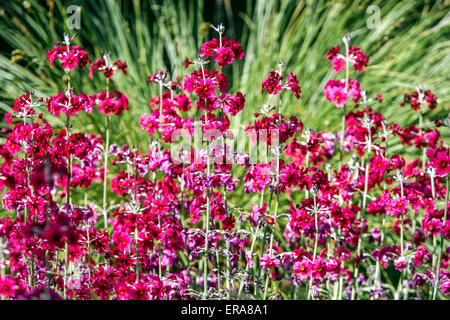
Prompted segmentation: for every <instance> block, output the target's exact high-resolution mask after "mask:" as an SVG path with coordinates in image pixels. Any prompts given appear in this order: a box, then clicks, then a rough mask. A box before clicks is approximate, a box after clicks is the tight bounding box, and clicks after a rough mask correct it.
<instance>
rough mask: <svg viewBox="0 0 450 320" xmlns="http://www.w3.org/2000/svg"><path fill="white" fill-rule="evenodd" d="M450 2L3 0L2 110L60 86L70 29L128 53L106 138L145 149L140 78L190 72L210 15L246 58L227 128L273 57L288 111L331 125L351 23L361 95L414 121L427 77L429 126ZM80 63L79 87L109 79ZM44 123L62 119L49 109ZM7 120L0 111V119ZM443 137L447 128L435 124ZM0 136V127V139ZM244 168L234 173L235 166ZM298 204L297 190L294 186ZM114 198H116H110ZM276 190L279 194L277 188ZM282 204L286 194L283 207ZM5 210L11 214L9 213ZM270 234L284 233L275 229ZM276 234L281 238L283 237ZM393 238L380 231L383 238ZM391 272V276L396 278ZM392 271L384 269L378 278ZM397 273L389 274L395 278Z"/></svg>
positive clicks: (149, 90) (444, 60)
mask: <svg viewBox="0 0 450 320" xmlns="http://www.w3.org/2000/svg"><path fill="white" fill-rule="evenodd" d="M69 5H79V6H80V7H81V29H79V30H70V29H69V28H68V26H67V21H68V13H67V8H68V6H69ZM370 5H376V6H378V7H379V8H380V18H381V19H380V23H379V24H378V25H377V26H376V27H375V28H373V29H371V28H368V26H367V21H368V19H369V18H370V17H371V15H372V13H368V12H367V9H368V7H369V6H370ZM449 9H450V1H414V0H413V1H397V0H387V1H375V0H374V1H322V0H310V1H309V0H308V1H273V0H241V1H231V0H203V1H202V0H199V1H173V0H164V1H156V0H148V1H141V0H129V1H126V0H117V1H113V0H104V1H82V0H78V1H67V2H66V1H64V2H61V1H37V0H28V1H18V0H11V1H2V2H1V7H0V41H1V42H0V43H1V44H2V45H1V48H0V116H1V118H3V113H4V112H6V111H8V110H10V106H12V102H13V101H14V100H15V99H16V98H17V97H19V96H20V95H21V94H23V93H24V92H26V91H29V90H34V91H35V92H36V94H37V95H41V96H48V95H54V94H56V93H57V92H58V91H62V90H64V86H65V75H64V72H63V70H62V69H61V67H60V66H59V64H58V63H56V64H55V67H54V68H53V69H50V66H49V63H48V62H47V61H46V53H47V51H48V50H50V49H51V48H52V47H53V46H54V44H55V43H56V42H57V41H61V40H63V33H64V32H67V33H70V34H73V33H75V32H76V33H77V34H78V36H77V38H76V41H75V42H76V44H79V45H81V46H82V47H84V48H85V49H86V50H87V52H88V54H89V56H90V58H91V59H94V58H97V57H100V55H101V51H102V50H103V51H106V52H108V51H111V56H112V58H113V59H122V60H125V61H126V62H127V63H128V66H129V67H128V75H127V76H123V75H118V76H115V77H113V80H112V83H111V86H112V88H117V89H118V90H120V91H122V92H125V93H127V94H128V97H129V104H130V110H129V112H125V113H123V115H122V116H120V117H112V120H111V128H112V132H111V142H112V143H118V144H119V145H121V144H124V143H127V144H128V145H134V144H138V145H139V146H140V148H142V149H143V150H146V148H147V145H148V141H149V139H148V135H147V134H146V133H145V132H143V131H141V130H140V127H139V116H140V115H141V114H142V113H143V112H145V111H147V110H148V105H149V99H150V98H151V97H152V96H153V95H154V94H156V93H157V89H158V88H157V86H156V85H155V86H152V85H149V84H147V82H146V77H147V76H148V75H149V74H151V73H153V72H155V71H157V70H159V69H162V70H165V69H167V70H168V71H169V74H170V75H171V77H172V78H174V77H175V75H176V74H179V75H180V76H184V75H186V70H185V69H184V63H183V60H184V58H185V57H186V56H188V57H190V58H195V57H196V54H197V52H198V50H199V48H200V46H201V43H202V42H204V41H206V40H208V39H210V38H212V37H216V34H215V32H214V31H212V30H211V29H210V28H209V24H210V23H212V24H215V25H217V24H218V23H220V22H223V23H224V25H225V26H226V32H225V36H227V37H230V38H233V39H235V40H237V41H239V42H241V43H242V44H243V46H244V49H245V51H246V55H245V58H244V60H242V61H238V62H236V63H235V64H234V65H233V66H232V67H231V68H230V67H229V68H228V70H227V73H228V75H229V80H230V85H231V90H230V91H231V92H232V93H235V92H236V91H237V90H240V91H242V92H243V93H245V94H246V100H247V101H246V106H245V109H244V111H243V112H242V114H241V115H240V116H239V117H237V118H235V119H234V120H233V125H234V127H243V126H245V125H246V124H247V123H248V121H249V120H250V119H252V116H253V113H254V112H257V111H258V109H259V107H260V106H261V105H262V104H263V103H272V104H275V103H276V101H275V100H271V99H273V98H270V97H269V96H268V95H264V96H262V95H261V94H260V92H261V88H260V85H261V82H262V80H263V79H264V78H265V77H266V75H267V74H268V71H269V69H270V68H275V67H276V66H277V61H278V60H279V59H283V60H284V61H285V70H286V71H292V72H294V73H295V74H296V75H297V76H298V78H299V80H300V85H301V87H302V97H301V99H300V100H296V99H294V97H293V95H290V94H285V95H284V97H283V110H284V113H285V114H287V115H289V114H295V115H297V116H299V117H300V118H301V119H302V121H303V122H304V124H305V126H307V127H312V128H314V129H315V130H333V131H335V132H336V131H337V130H339V126H340V119H341V116H342V114H341V112H342V109H337V108H336V107H335V106H334V105H333V104H331V103H330V102H328V101H327V100H326V99H325V97H324V94H323V87H324V85H325V83H326V82H327V81H328V80H329V79H330V78H335V79H336V78H337V77H338V76H337V75H336V74H335V73H334V71H333V70H332V69H331V65H330V63H329V61H328V60H327V59H326V54H327V52H328V50H329V49H330V48H331V47H333V46H336V45H342V42H341V38H342V36H343V35H344V34H346V33H347V32H350V33H351V35H352V41H351V42H352V44H355V45H358V46H359V47H360V48H361V49H362V50H363V51H364V52H365V53H366V54H367V55H368V56H369V58H370V61H369V66H368V67H367V68H366V69H365V70H364V72H362V73H355V72H352V74H351V77H352V78H354V79H357V80H358V81H359V82H360V83H361V86H362V88H363V89H365V90H367V91H368V94H369V96H375V95H376V94H378V93H381V94H382V95H383V97H384V101H383V103H382V104H376V105H375V108H376V110H377V111H378V112H382V113H383V114H384V115H385V117H386V118H387V120H388V121H389V122H394V121H395V122H398V123H399V124H400V125H402V126H406V125H410V124H417V122H418V119H417V117H418V114H417V113H415V112H414V111H413V110H412V109H410V108H400V107H399V103H400V102H401V101H402V99H403V94H404V93H405V92H411V91H413V90H415V87H416V84H418V83H421V84H423V86H424V88H425V89H430V90H432V92H433V93H435V94H436V96H437V97H438V102H439V105H438V108H437V109H436V110H434V111H432V112H429V111H427V112H426V113H425V116H424V118H425V126H431V125H432V122H431V121H434V120H435V119H438V118H439V117H440V116H444V115H447V114H448V113H449V111H450V95H449V85H450V77H449V69H450V68H449V66H450V10H449ZM88 72H89V71H88V69H86V70H81V71H79V70H76V71H75V72H74V75H73V76H72V85H73V86H74V88H75V92H80V91H83V92H85V93H87V94H92V93H95V92H98V91H100V90H104V89H105V82H104V79H103V78H101V77H99V76H98V75H96V76H95V81H92V80H90V79H89V78H88V76H87V75H88ZM46 118H47V119H49V121H50V123H51V124H53V125H55V126H60V127H61V128H62V127H63V122H62V121H61V120H59V119H57V118H55V117H52V116H50V115H46ZM4 126H6V125H5V123H4V121H3V119H1V120H0V127H4ZM73 127H74V131H81V132H94V133H101V134H102V135H104V129H103V128H104V117H103V115H101V114H99V113H98V112H94V113H93V114H92V115H88V114H78V115H77V116H76V117H74V119H73ZM440 131H441V133H442V135H443V138H444V141H445V143H446V144H447V145H448V144H449V135H448V131H445V130H443V129H440ZM4 138H5V135H3V136H1V135H0V143H2V142H3V141H4ZM389 147H390V151H391V152H400V153H401V154H402V155H404V156H406V157H408V156H412V155H414V156H416V155H417V152H416V151H414V150H413V149H412V148H404V147H402V146H401V145H400V144H399V141H398V139H397V138H396V139H393V140H392V141H391V142H390V146H389ZM240 173H242V172H238V174H237V175H239V174H240ZM101 190H102V189H101V186H100V185H99V184H97V185H94V186H92V187H90V191H89V200H93V201H94V202H96V203H97V204H98V205H101ZM229 196H230V198H229V199H230V203H233V204H236V205H238V206H240V207H244V208H246V209H249V208H251V205H252V204H253V203H254V202H255V201H259V195H257V194H254V195H248V196H242V186H240V188H239V190H237V191H236V192H234V193H232V194H230V195H229ZM293 197H294V202H296V200H299V198H300V199H301V198H302V197H303V193H302V192H298V191H297V192H295V193H293ZM74 199H75V202H77V201H79V202H80V203H82V190H81V191H80V190H76V191H74ZM110 199H111V200H112V201H111V202H112V204H114V203H117V202H119V201H123V200H120V199H118V198H117V197H110ZM283 199H284V198H283ZM288 205H289V201H288V200H287V199H284V200H282V203H281V204H280V211H283V210H284V209H286V208H287V207H288ZM10 214H12V213H10ZM277 235H278V238H280V239H283V236H282V235H281V234H277ZM282 241H283V240H282ZM389 241H391V242H395V241H396V240H395V239H390V238H388V242H389ZM392 274H395V272H389V277H394V276H392ZM386 277H388V276H386ZM392 281H394V283H395V282H396V281H397V280H396V279H392Z"/></svg>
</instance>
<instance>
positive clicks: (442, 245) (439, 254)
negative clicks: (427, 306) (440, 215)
mask: <svg viewBox="0 0 450 320" xmlns="http://www.w3.org/2000/svg"><path fill="white" fill-rule="evenodd" d="M448 180H449V175H447V179H446V183H445V189H446V192H445V202H444V206H445V207H444V224H443V226H445V225H446V223H447V214H448V193H449V191H448ZM444 243H445V238H444V233H443V232H441V245H440V246H439V251H438V257H437V259H438V260H437V268H436V273H435V275H434V281H435V284H434V288H433V300H436V296H437V290H438V288H439V282H440V279H439V273H440V271H441V259H442V251H443V250H444Z"/></svg>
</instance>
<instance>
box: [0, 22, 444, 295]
mask: <svg viewBox="0 0 450 320" xmlns="http://www.w3.org/2000/svg"><path fill="white" fill-rule="evenodd" d="M211 27H212V28H213V29H214V30H215V31H217V33H218V35H219V37H218V38H214V39H212V40H210V41H208V42H206V43H204V44H203V45H202V47H201V50H200V52H199V55H198V57H197V58H195V59H194V60H192V57H191V58H186V60H185V61H184V63H185V67H186V69H187V70H189V71H191V72H190V73H188V74H187V75H185V76H184V78H182V79H181V78H179V77H178V76H177V77H176V79H175V80H170V76H169V74H168V73H167V72H165V71H161V70H160V71H157V72H155V73H154V74H152V75H149V76H148V79H147V81H148V82H149V83H150V85H156V86H158V89H159V95H157V96H155V97H154V98H152V100H151V101H150V107H149V111H148V112H147V113H144V114H143V115H142V116H141V117H140V119H139V125H140V127H141V129H142V130H144V131H145V132H147V133H148V134H149V148H148V150H139V149H138V148H137V147H133V146H127V145H124V146H118V145H115V144H111V143H110V141H109V131H110V125H109V122H110V117H119V116H120V115H121V114H122V113H124V112H127V111H128V110H129V108H130V106H129V105H128V96H127V94H125V93H122V92H119V91H118V90H116V89H114V90H113V89H112V88H111V87H110V79H111V78H112V77H116V76H118V74H119V73H122V74H123V75H126V74H127V64H126V63H125V62H123V61H121V60H115V61H113V60H112V59H111V57H110V55H108V54H105V55H104V56H103V57H101V58H99V59H95V60H91V59H90V58H89V57H88V55H87V53H86V51H85V50H84V49H83V48H81V47H79V46H76V45H72V43H73V40H74V37H69V36H68V35H65V39H64V42H61V43H57V44H56V45H55V46H54V48H53V49H51V50H50V51H49V52H48V53H47V60H49V62H50V67H53V66H54V64H60V66H61V67H62V68H64V70H65V71H66V75H67V79H68V81H67V87H66V90H65V92H59V93H57V94H56V95H55V96H52V97H47V98H45V99H44V98H42V97H36V95H35V94H34V93H33V92H27V93H25V94H23V95H22V96H21V97H19V98H17V100H16V101H15V102H14V104H13V106H12V112H8V113H7V114H6V116H5V120H6V122H7V123H8V124H9V125H11V130H9V132H8V136H7V138H6V141H5V143H3V144H1V145H0V156H1V158H2V162H1V166H0V189H1V190H2V192H3V197H2V206H3V208H4V210H5V214H2V216H0V271H1V275H0V296H2V297H3V298H9V299H36V298H38V299H39V298H40V299H61V298H67V299H227V298H248V297H250V298H256V299H269V298H270V299H280V298H281V299H292V298H298V299H369V298H370V299H437V298H440V297H441V298H442V297H444V296H448V295H449V294H450V272H449V271H448V262H449V254H450V247H449V246H446V245H445V240H446V239H449V237H450V223H449V218H448V214H447V213H448V207H449V205H448V204H449V201H448V193H449V192H448V187H449V186H448V180H449V178H448V176H449V171H450V152H449V149H448V148H447V147H446V145H447V146H448V144H445V143H444V141H442V139H441V137H440V134H439V131H438V130H437V127H440V126H446V127H450V118H448V119H441V120H436V121H432V122H431V123H432V124H433V125H432V126H429V125H428V126H424V119H423V117H422V113H423V110H424V109H425V108H429V109H434V108H436V107H438V102H437V98H436V97H435V96H434V95H433V93H432V92H431V91H430V90H425V88H422V87H421V86H418V87H417V90H416V91H414V92H412V93H405V96H404V103H402V105H401V106H398V108H401V107H408V106H410V107H411V108H413V109H414V110H416V111H417V113H418V124H417V126H409V127H405V128H404V127H401V126H400V125H399V124H398V123H396V122H394V121H395V119H385V118H384V117H383V115H382V114H379V113H377V112H376V111H375V110H376V105H377V104H381V103H383V98H382V96H381V95H380V94H377V93H371V94H370V95H369V93H367V92H365V91H364V90H363V87H364V85H363V84H360V83H359V82H358V81H357V80H355V79H352V78H350V73H351V72H356V73H359V72H363V71H364V68H365V67H366V66H367V65H368V63H369V58H368V57H367V56H366V55H365V54H364V52H363V51H362V50H361V49H360V48H358V47H357V46H356V45H350V41H351V39H350V37H349V36H344V38H343V44H344V46H345V48H343V50H341V48H340V46H337V47H334V48H332V49H331V50H330V51H329V53H328V54H327V56H326V58H327V59H328V60H330V62H331V64H332V68H333V70H334V71H335V72H336V75H337V76H336V79H330V80H329V81H328V82H327V83H326V85H325V86H324V94H325V96H326V98H327V99H328V100H329V101H330V102H331V103H333V104H335V105H336V107H337V108H342V128H341V129H340V130H339V132H325V131H322V132H315V131H313V130H312V129H310V128H307V127H304V124H303V123H302V121H301V120H300V119H298V118H297V117H295V116H293V115H287V114H284V113H283V100H282V96H284V95H293V96H294V97H295V98H297V99H300V98H301V87H300V85H299V82H300V83H301V79H300V81H299V79H298V78H297V76H296V75H294V74H293V73H292V72H289V71H286V70H285V66H284V63H283V61H282V60H280V62H279V64H278V67H277V68H275V69H270V70H268V76H267V78H266V79H264V80H263V81H262V86H261V88H262V92H261V93H262V94H263V95H264V96H265V97H267V95H274V96H277V98H278V103H277V105H276V106H271V105H264V106H262V107H261V108H260V110H257V107H256V106H246V105H245V93H243V92H240V91H238V92H230V91H229V83H228V80H227V76H226V74H225V73H224V72H223V70H224V68H227V67H228V66H229V65H230V64H233V63H239V60H242V59H244V56H245V52H244V50H243V48H242V46H241V45H240V44H239V43H237V42H236V41H234V40H232V39H227V38H225V37H224V36H223V33H224V27H223V26H222V25H219V26H217V27H216V26H211ZM351 67H353V70H351ZM76 68H78V69H89V74H88V76H89V77H90V78H92V79H96V78H97V77H94V74H96V73H98V74H100V75H103V76H104V81H105V91H102V92H99V93H92V94H87V93H83V92H74V89H73V88H72V86H71V70H74V69H76ZM103 76H102V77H103ZM144 81H145V80H144ZM242 90H243V91H244V90H245V88H242ZM392 107H393V108H397V106H392ZM95 109H97V110H98V111H99V112H100V113H104V116H105V134H104V136H103V137H102V136H101V135H99V134H94V133H89V132H78V131H77V128H76V127H73V126H72V121H71V120H72V118H73V117H76V116H77V114H78V113H80V112H87V113H92V112H93V111H95ZM246 109H248V110H251V112H250V113H251V114H254V117H253V120H252V121H250V123H248V124H247V125H246V126H245V129H244V130H242V132H241V131H240V130H235V129H234V128H231V127H230V123H231V118H232V117H235V116H237V115H238V114H239V113H240V112H242V110H246ZM255 111H257V112H255ZM48 114H52V115H53V116H57V117H61V119H63V120H64V123H65V127H64V128H57V127H52V126H51V125H50V124H49V123H48V122H47V121H46V115H48ZM429 120H433V119H429ZM129 125H138V124H137V123H134V124H129ZM305 126H306V124H305ZM180 138H182V140H183V143H180V142H179V140H180ZM242 138H244V139H245V138H246V139H248V140H249V141H250V143H249V149H251V150H253V151H254V150H258V152H257V156H255V155H254V153H252V152H251V151H249V150H247V149H239V150H237V151H236V148H235V147H236V143H237V142H238V140H240V139H242ZM394 139H399V140H400V141H401V143H402V145H403V146H405V148H406V147H407V146H411V147H413V148H415V149H416V150H417V151H414V152H412V153H411V154H408V156H407V157H406V158H404V157H403V156H405V154H404V153H394V152H392V151H390V150H389V148H388V146H389V143H388V142H389V141H390V140H394ZM402 155H403V156H402ZM110 166H113V167H110ZM95 184H99V185H103V199H91V198H89V200H88V195H89V189H90V187H91V186H93V185H95ZM91 188H92V187H91ZM75 189H82V190H83V192H84V194H85V200H84V201H78V200H76V201H74V199H72V197H71V195H72V192H73V191H74V190H75ZM110 191H111V192H112V193H114V194H115V196H117V197H119V198H121V199H122V200H123V201H122V202H121V204H120V205H116V206H111V205H110V199H109V198H110V197H111V195H108V192H110ZM236 194H237V195H238V196H239V197H244V196H247V194H257V196H258V197H259V201H256V202H255V203H253V202H252V203H248V206H247V207H245V208H240V207H237V206H236V205H235V204H233V203H232V201H230V199H232V197H231V196H235V195H236ZM248 198H249V199H250V197H248ZM285 199H288V201H289V202H290V206H289V208H288V209H287V210H285V209H281V205H280V203H281V202H282V201H283V200H285ZM6 211H9V212H14V214H13V215H7V214H6Z"/></svg>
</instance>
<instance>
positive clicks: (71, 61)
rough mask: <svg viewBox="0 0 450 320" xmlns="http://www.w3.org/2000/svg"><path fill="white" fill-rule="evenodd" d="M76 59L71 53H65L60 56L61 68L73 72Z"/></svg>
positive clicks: (76, 62)
mask: <svg viewBox="0 0 450 320" xmlns="http://www.w3.org/2000/svg"><path fill="white" fill-rule="evenodd" d="M77 64H78V57H77V55H76V54H75V53H73V52H65V53H64V54H63V55H62V56H61V66H62V67H63V68H64V69H65V68H69V70H73V69H75V68H76V67H77Z"/></svg>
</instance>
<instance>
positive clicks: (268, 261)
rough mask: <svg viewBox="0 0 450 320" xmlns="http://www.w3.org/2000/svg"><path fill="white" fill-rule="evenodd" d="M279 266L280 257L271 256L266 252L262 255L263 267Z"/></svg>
mask: <svg viewBox="0 0 450 320" xmlns="http://www.w3.org/2000/svg"><path fill="white" fill-rule="evenodd" d="M279 266H280V260H279V259H277V258H275V257H273V256H269V255H268V254H264V255H263V256H262V257H261V267H263V268H264V269H272V268H275V267H279Z"/></svg>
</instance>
